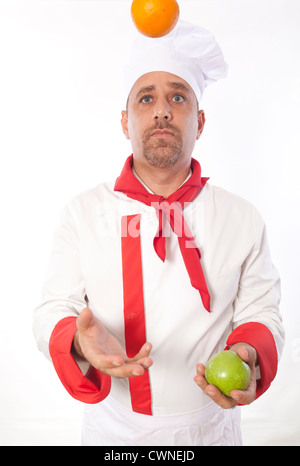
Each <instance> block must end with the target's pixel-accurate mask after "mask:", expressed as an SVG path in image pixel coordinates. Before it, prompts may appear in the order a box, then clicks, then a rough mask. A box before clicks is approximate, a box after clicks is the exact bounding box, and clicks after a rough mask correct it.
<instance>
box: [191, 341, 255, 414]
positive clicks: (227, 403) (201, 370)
mask: <svg viewBox="0 0 300 466" xmlns="http://www.w3.org/2000/svg"><path fill="white" fill-rule="evenodd" d="M230 351H234V352H236V353H237V354H238V355H239V356H240V358H241V359H243V361H245V362H246V363H247V364H248V365H249V367H250V382H249V385H248V388H247V389H246V390H232V392H231V393H230V397H227V396H225V395H223V393H221V392H220V390H219V389H218V388H217V387H215V386H214V385H209V384H208V383H207V381H206V379H205V366H204V365H203V364H197V367H196V370H197V375H196V376H195V377H194V380H195V382H196V384H197V385H198V386H199V387H200V388H201V389H202V390H203V391H204V393H206V394H207V395H208V396H210V397H211V399H212V400H213V401H214V402H215V403H217V404H218V405H219V406H221V407H222V408H224V409H230V408H233V407H234V406H236V405H237V404H241V405H248V404H250V403H252V402H253V401H254V400H255V398H256V368H255V365H256V363H257V354H256V351H255V349H254V348H253V347H252V346H250V345H248V344H247V343H236V344H234V345H232V346H231V347H230Z"/></svg>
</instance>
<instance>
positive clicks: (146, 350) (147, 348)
mask: <svg viewBox="0 0 300 466" xmlns="http://www.w3.org/2000/svg"><path fill="white" fill-rule="evenodd" d="M151 350H152V345H151V343H145V344H144V345H143V346H142V347H141V349H140V351H139V352H138V353H137V354H136V355H135V356H134V357H133V358H129V359H128V362H132V361H138V360H139V359H142V358H147V357H148V356H149V354H150V353H151Z"/></svg>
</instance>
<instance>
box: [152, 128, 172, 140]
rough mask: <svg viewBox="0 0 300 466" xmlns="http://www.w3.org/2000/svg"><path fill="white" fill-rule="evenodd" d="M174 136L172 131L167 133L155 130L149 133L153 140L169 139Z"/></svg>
mask: <svg viewBox="0 0 300 466" xmlns="http://www.w3.org/2000/svg"><path fill="white" fill-rule="evenodd" d="M173 136H174V133H172V131H168V130H167V129H157V130H155V131H153V133H151V137H154V138H171V137H173Z"/></svg>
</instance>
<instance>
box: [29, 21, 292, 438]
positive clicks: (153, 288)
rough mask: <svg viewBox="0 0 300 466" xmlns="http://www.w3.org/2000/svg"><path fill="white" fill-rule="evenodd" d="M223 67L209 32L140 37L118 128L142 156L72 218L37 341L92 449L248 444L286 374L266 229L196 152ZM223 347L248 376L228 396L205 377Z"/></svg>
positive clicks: (58, 243)
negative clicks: (264, 398)
mask: <svg viewBox="0 0 300 466" xmlns="http://www.w3.org/2000/svg"><path fill="white" fill-rule="evenodd" d="M226 72H227V65H226V63H225V61H224V57H223V54H222V51H221V49H220V47H219V45H218V44H217V42H216V40H215V38H214V36H213V35H212V34H211V33H210V32H208V31H206V30H204V29H202V28H200V27H198V26H195V25H192V24H189V23H186V22H182V21H180V22H179V23H178V25H177V26H176V28H175V29H174V30H173V31H172V33H171V34H169V35H168V36H165V37H162V38H159V39H149V38H146V37H143V36H139V37H138V38H137V40H136V41H135V43H134V45H133V50H132V54H131V58H130V60H129V63H128V65H127V67H126V68H125V73H124V74H125V83H126V89H127V96H128V100H127V106H126V110H124V111H122V120H121V124H122V130H123V132H124V134H125V137H126V138H127V139H129V140H130V141H131V145H132V152H133V153H132V155H131V156H129V157H128V158H127V159H126V161H125V164H124V168H123V170H122V172H121V174H120V175H119V177H118V178H117V179H116V180H115V181H114V182H108V183H103V184H100V185H98V186H96V187H95V188H93V189H91V190H89V191H86V192H84V193H81V194H80V195H78V196H76V197H75V198H73V199H72V200H71V201H70V202H69V203H68V204H67V205H66V207H65V208H64V209H63V212H62V214H61V218H60V222H59V225H58V227H57V229H56V233H55V237H54V246H53V252H52V254H51V259H50V265H49V272H48V276H47V279H46V282H45V286H44V289H43V298H42V302H41V303H40V305H39V306H38V307H37V308H36V309H35V312H34V333H35V337H36V340H37V343H38V347H39V349H40V350H41V351H43V352H44V354H45V355H46V356H47V357H48V358H49V359H50V360H51V361H52V363H53V365H54V367H55V370H56V372H57V374H58V377H59V378H60V380H61V382H62V384H63V385H64V387H65V388H66V390H67V391H68V392H69V394H70V395H71V396H72V397H74V398H75V399H77V400H79V401H81V402H83V403H84V421H83V430H82V443H83V445H106V446H108V445H109V446H115V445H118V446H122V445H143V446H144V445H151V446H154V445H165V446H167V445H172V446H176V445H180V446H183V445H187V446H208V445H241V444H242V438H241V427H240V410H241V409H242V408H241V406H242V405H245V404H250V403H252V402H253V401H255V399H257V398H258V397H259V396H261V395H262V394H263V393H264V392H265V391H266V390H267V389H268V388H269V386H270V384H271V383H272V381H273V379H274V378H275V375H276V371H277V365H278V359H279V357H280V354H281V351H282V348H283V342H284V331H283V327H282V322H281V316H280V312H279V308H278V306H279V301H280V279H279V276H278V273H277V271H276V269H275V268H274V266H273V265H272V262H271V258H270V253H269V249H268V242H267V236H266V228H265V225H264V222H263V220H262V218H261V216H260V214H259V213H258V211H257V210H256V208H255V207H253V206H252V205H251V204H249V203H248V202H247V201H245V200H243V199H241V198H240V197H238V196H236V195H234V194H232V193H229V192H227V191H225V190H223V189H221V188H219V187H216V186H214V185H213V184H211V183H210V182H209V181H208V178H204V177H202V175H201V166H200V163H199V162H198V161H197V160H196V159H195V158H193V157H192V153H193V150H194V146H195V143H196V141H197V140H198V139H199V138H200V136H201V134H202V132H203V129H204V125H205V114H204V112H203V110H200V109H199V103H200V101H201V97H202V95H203V92H204V89H205V87H206V86H207V85H208V84H210V83H213V82H214V81H216V80H218V79H220V78H223V77H225V76H226ZM113 150H114V149H113V147H112V149H111V153H110V154H109V157H110V158H111V160H113V156H114V155H113ZM224 349H226V350H231V351H235V352H237V353H238V354H239V355H240V356H241V358H242V359H243V360H245V361H246V362H247V363H248V364H249V366H250V369H251V381H250V384H249V387H248V388H247V390H245V391H238V390H234V391H232V392H231V396H230V397H226V396H225V395H223V394H222V393H221V392H220V391H219V390H218V389H217V388H216V387H214V386H212V385H209V384H208V383H207V382H206V380H205V376H204V371H205V364H206V363H207V361H208V359H209V358H210V357H211V356H212V355H213V354H215V353H217V352H219V351H222V350H224Z"/></svg>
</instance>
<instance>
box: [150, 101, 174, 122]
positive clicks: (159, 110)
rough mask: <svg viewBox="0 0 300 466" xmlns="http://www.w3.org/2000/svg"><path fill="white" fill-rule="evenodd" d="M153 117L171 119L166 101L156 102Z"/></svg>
mask: <svg viewBox="0 0 300 466" xmlns="http://www.w3.org/2000/svg"><path fill="white" fill-rule="evenodd" d="M153 117H154V119H155V120H166V121H170V120H171V119H172V114H171V111H170V108H169V105H168V103H167V102H165V101H164V102H162V101H160V102H157V105H156V106H155V108H154V114H153Z"/></svg>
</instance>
